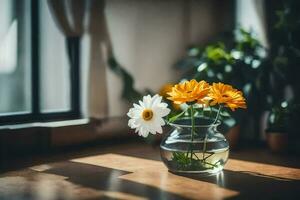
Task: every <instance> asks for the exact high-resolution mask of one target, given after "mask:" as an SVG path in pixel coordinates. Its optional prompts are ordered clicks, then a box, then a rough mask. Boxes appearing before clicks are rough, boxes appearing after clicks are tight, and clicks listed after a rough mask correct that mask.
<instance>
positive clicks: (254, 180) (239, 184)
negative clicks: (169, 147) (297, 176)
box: [178, 170, 300, 199]
mask: <svg viewBox="0 0 300 200" xmlns="http://www.w3.org/2000/svg"><path fill="white" fill-rule="evenodd" d="M178 175H181V176H184V177H188V178H191V179H194V180H199V181H205V182H209V183H215V184H217V185H218V186H219V187H221V188H226V189H230V190H234V191H237V192H239V194H238V195H237V196H234V197H230V198H228V199H300V193H299V189H300V181H299V180H292V179H285V178H279V177H274V176H266V175H263V174H257V173H253V172H248V171H230V170H223V172H220V173H219V174H216V175H213V176H207V177H201V176H199V175H182V174H178Z"/></svg>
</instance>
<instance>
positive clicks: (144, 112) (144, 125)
mask: <svg viewBox="0 0 300 200" xmlns="http://www.w3.org/2000/svg"><path fill="white" fill-rule="evenodd" d="M161 100H162V97H161V96H159V95H155V96H153V97H151V96H150V95H147V96H144V97H143V101H139V104H135V103H134V104H133V108H130V109H129V112H128V113H127V115H128V116H129V117H130V118H131V119H130V120H129V121H128V126H129V127H130V128H132V129H135V132H138V134H139V135H140V136H143V137H147V136H148V134H149V133H152V134H153V135H155V134H156V132H157V133H162V128H161V127H162V126H163V125H165V121H164V120H163V117H165V116H166V115H168V114H169V113H170V111H171V110H170V109H169V108H167V106H168V104H166V103H162V102H161Z"/></svg>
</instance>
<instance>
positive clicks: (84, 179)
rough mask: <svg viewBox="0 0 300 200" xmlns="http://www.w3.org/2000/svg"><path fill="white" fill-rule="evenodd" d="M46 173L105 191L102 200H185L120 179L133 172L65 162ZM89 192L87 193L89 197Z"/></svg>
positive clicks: (90, 198)
mask: <svg viewBox="0 0 300 200" xmlns="http://www.w3.org/2000/svg"><path fill="white" fill-rule="evenodd" d="M44 173H49V174H55V175H60V176H64V177H66V178H67V179H66V180H67V181H68V182H71V183H73V184H75V185H80V186H81V187H83V188H91V189H95V191H103V192H104V194H103V196H101V199H133V198H145V199H172V200H173V199H174V200H176V199H183V197H181V196H179V195H176V194H174V193H170V192H167V191H164V190H161V189H159V188H157V187H152V186H148V185H145V184H140V183H136V182H132V181H128V180H123V179H120V178H119V177H120V176H122V175H125V174H129V173H132V172H127V171H122V170H116V169H111V168H106V167H101V166H95V165H90V164H84V163H77V162H71V161H68V162H64V163H61V164H59V165H56V166H54V167H53V168H51V169H49V170H46V171H44ZM88 193H89V192H87V196H88V195H89V194H88ZM85 199H89V200H93V199H99V196H97V197H94V198H93V197H88V198H85Z"/></svg>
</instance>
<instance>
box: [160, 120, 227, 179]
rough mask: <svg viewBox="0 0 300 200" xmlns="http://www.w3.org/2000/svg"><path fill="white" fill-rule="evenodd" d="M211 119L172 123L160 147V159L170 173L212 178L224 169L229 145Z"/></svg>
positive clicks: (216, 124)
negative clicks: (200, 175) (209, 176)
mask: <svg viewBox="0 0 300 200" xmlns="http://www.w3.org/2000/svg"><path fill="white" fill-rule="evenodd" d="M220 124H221V123H220V122H219V121H218V122H217V123H213V120H211V119H203V118H195V125H194V131H192V130H193V128H192V125H191V119H190V118H185V119H180V120H177V121H175V122H174V123H171V124H170V125H171V127H172V129H171V131H170V132H168V133H167V134H166V135H165V137H164V139H163V140H162V142H161V144H160V153H161V158H162V161H163V162H164V164H165V165H166V166H167V168H168V169H169V170H170V171H171V172H175V173H199V174H202V175H212V174H215V173H217V172H219V171H221V170H222V169H223V168H224V165H225V164H226V162H227V160H228V155H229V144H228V142H227V140H226V139H225V137H224V135H223V134H221V133H220V132H219V131H218V130H217V127H218V125H220Z"/></svg>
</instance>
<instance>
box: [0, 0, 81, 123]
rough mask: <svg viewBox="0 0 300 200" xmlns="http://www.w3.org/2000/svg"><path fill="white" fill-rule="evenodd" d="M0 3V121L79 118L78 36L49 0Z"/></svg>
mask: <svg viewBox="0 0 300 200" xmlns="http://www.w3.org/2000/svg"><path fill="white" fill-rule="evenodd" d="M0 5H1V6H0V24H1V26H0V124H7V123H22V122H34V121H48V120H56V119H57V120H58V119H70V118H79V117H80V102H79V40H70V39H68V38H66V37H65V36H64V35H63V34H62V33H61V31H60V30H59V28H58V27H57V25H56V24H55V21H54V19H53V17H52V16H51V12H50V10H49V7H48V5H47V1H46V0H42V1H38V0H31V1H17V0H0ZM70 59H72V61H71V60H70ZM71 63H72V64H71Z"/></svg>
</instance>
